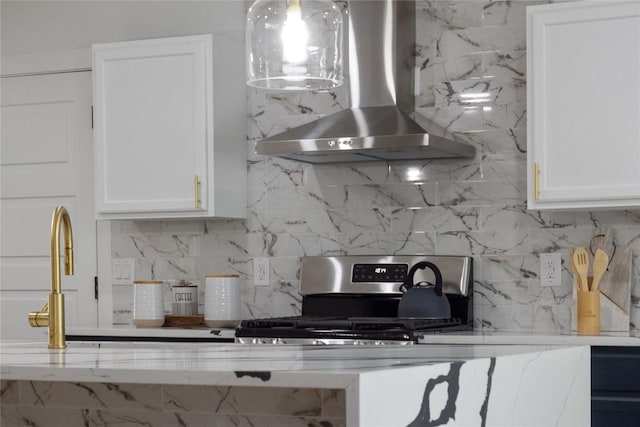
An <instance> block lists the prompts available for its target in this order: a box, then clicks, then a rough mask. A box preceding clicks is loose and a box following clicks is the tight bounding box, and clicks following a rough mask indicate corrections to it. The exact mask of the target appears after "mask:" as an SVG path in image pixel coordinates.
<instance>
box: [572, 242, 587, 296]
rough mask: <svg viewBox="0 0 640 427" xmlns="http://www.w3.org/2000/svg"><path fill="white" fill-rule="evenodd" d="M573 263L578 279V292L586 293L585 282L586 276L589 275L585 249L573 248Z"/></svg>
mask: <svg viewBox="0 0 640 427" xmlns="http://www.w3.org/2000/svg"><path fill="white" fill-rule="evenodd" d="M573 261H574V263H575V268H576V271H577V272H578V276H579V277H580V281H579V282H578V284H579V286H580V290H581V291H584V292H588V291H589V282H588V281H587V275H588V274H589V252H587V249H586V248H575V249H574V250H573Z"/></svg>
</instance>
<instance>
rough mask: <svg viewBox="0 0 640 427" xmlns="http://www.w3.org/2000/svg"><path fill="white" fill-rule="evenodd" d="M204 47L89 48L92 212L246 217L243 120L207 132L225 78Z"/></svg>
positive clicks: (204, 39)
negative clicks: (216, 90)
mask: <svg viewBox="0 0 640 427" xmlns="http://www.w3.org/2000/svg"><path fill="white" fill-rule="evenodd" d="M212 49H213V48H212V37H211V35H202V36H186V37H172V38H161V39H152V40H138V41H127V42H116V43H105V44H96V45H93V47H92V50H93V79H94V94H93V96H94V139H95V144H96V147H95V181H96V192H95V194H96V212H97V215H98V218H184V217H232V218H233V217H236V218H238V217H244V216H246V192H247V189H246V151H247V150H246V139H245V135H246V126H242V125H240V126H239V129H237V132H236V137H235V138H234V137H233V135H229V133H227V134H224V135H223V137H220V138H218V135H217V132H216V133H214V116H215V114H216V111H214V80H215V79H216V78H218V79H220V80H221V82H220V84H221V85H223V84H229V81H228V80H226V79H227V76H213V72H212V68H213V66H212V58H213V50H212ZM222 60H223V59H222ZM240 96H241V95H240ZM244 102H245V100H244V99H242V102H241V104H242V105H244ZM225 113H227V114H228V113H229V112H225ZM236 114H237V115H239V118H240V120H239V121H236V122H235V123H234V122H231V123H227V125H228V126H234V125H235V126H238V124H241V123H244V120H245V116H246V107H245V110H241V111H236ZM222 125H223V124H221V126H222Z"/></svg>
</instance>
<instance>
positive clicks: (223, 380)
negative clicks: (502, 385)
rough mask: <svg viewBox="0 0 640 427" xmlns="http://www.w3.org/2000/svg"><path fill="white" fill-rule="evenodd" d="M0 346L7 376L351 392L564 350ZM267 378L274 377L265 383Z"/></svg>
mask: <svg viewBox="0 0 640 427" xmlns="http://www.w3.org/2000/svg"><path fill="white" fill-rule="evenodd" d="M67 345H68V347H67V349H65V350H62V351H60V350H49V349H47V347H46V343H40V342H22V341H2V342H0V367H1V371H0V372H1V374H2V378H3V379H24V380H41V379H46V380H51V381H97V382H105V381H112V382H128V383H151V384H155V383H163V384H220V385H247V384H251V385H254V386H255V385H260V384H261V383H263V382H266V381H267V379H268V382H269V386H272V387H273V386H286V387H305V386H309V385H311V384H312V385H313V386H316V387H338V388H342V387H346V385H348V384H350V383H351V382H352V381H354V380H356V379H357V377H358V375H359V374H361V373H365V372H372V371H379V370H385V371H386V370H389V369H395V368H398V369H399V368H407V367H414V366H424V365H432V364H438V363H450V362H452V361H469V360H474V359H488V358H495V357H502V356H509V355H516V354H526V353H534V352H541V351H545V350H554V349H560V348H562V346H545V345H538V346H533V345H526V346H515V345H506V346H501V345H438V346H422V345H416V346H395V345H394V346H382V347H381V346H362V347H347V346H293V345H275V346H274V345H247V344H242V345H240V344H204V343H197V344H195V343H141V342H127V343H121V342H105V343H96V342H68V343H67ZM267 377H268V378H267Z"/></svg>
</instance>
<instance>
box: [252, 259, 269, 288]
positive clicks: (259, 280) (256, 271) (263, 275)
mask: <svg viewBox="0 0 640 427" xmlns="http://www.w3.org/2000/svg"><path fill="white" fill-rule="evenodd" d="M253 284H254V286H269V258H254V259H253Z"/></svg>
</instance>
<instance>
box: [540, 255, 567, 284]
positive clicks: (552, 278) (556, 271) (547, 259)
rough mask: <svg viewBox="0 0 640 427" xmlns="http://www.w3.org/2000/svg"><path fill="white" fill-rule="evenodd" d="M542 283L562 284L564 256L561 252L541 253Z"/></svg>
mask: <svg viewBox="0 0 640 427" xmlns="http://www.w3.org/2000/svg"><path fill="white" fill-rule="evenodd" d="M540 285H541V286H562V256H561V255H560V253H559V252H554V253H548V254H540Z"/></svg>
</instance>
